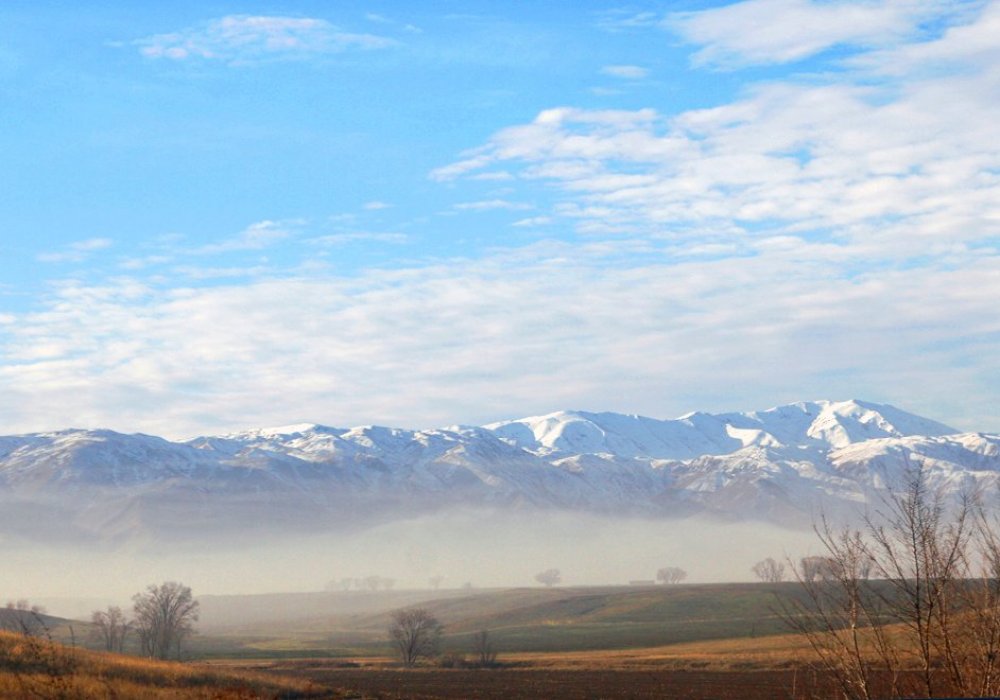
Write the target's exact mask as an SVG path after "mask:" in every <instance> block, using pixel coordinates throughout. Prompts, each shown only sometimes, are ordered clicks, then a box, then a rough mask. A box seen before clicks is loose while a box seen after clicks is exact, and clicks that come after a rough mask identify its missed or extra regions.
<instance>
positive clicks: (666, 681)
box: [275, 664, 816, 700]
mask: <svg viewBox="0 0 1000 700" xmlns="http://www.w3.org/2000/svg"><path fill="white" fill-rule="evenodd" d="M275 671H276V672H278V671H279V670H278V669H275ZM280 673H281V674H282V675H292V676H296V677H298V678H300V679H308V680H311V681H313V682H315V683H317V684H321V685H323V686H326V687H330V688H336V689H337V690H338V691H340V692H342V693H344V694H345V695H346V696H347V697H357V698H371V699H378V700H388V699H390V698H393V699H396V698H400V699H401V698H407V699H412V700H432V699H433V700H443V699H453V698H454V699H458V698H468V699H470V700H473V699H475V700H514V699H517V698H524V699H529V698H539V699H540V698H560V699H565V700H599V699H602V698H608V699H611V698H636V699H642V698H649V699H653V698H661V699H662V698H685V699H689V700H713V699H724V698H744V699H746V700H776V699H777V700H780V699H782V698H787V699H788V700H797V698H805V697H809V696H810V695H811V691H813V690H815V689H816V686H815V680H814V679H813V682H810V679H809V678H807V677H806V674H804V673H802V672H796V671H684V670H681V671H678V670H630V671H629V670H568V669H558V670H557V669H539V668H533V669H490V670H480V669H414V670H402V669H396V670H392V669H374V668H335V667H327V668H324V667H322V666H320V665H315V664H308V665H303V666H301V667H296V666H294V665H291V666H289V665H284V664H283V665H282V668H280Z"/></svg>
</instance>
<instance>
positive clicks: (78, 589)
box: [0, 510, 817, 616]
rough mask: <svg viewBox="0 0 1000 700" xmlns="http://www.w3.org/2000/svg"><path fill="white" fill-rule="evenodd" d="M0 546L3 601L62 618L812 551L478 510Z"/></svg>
mask: <svg viewBox="0 0 1000 700" xmlns="http://www.w3.org/2000/svg"><path fill="white" fill-rule="evenodd" d="M0 546H2V551H3V558H4V566H3V567H2V568H0V590H2V591H3V593H4V595H5V596H6V597H7V598H10V599H16V598H28V599H30V600H32V601H33V602H34V601H42V602H43V603H45V604H47V607H48V608H49V611H50V612H51V613H53V614H56V615H60V614H62V615H67V616H69V615H79V614H81V611H80V610H79V609H78V608H80V607H85V606H93V605H95V604H101V603H102V602H105V601H106V602H108V603H111V602H116V603H118V604H125V603H127V602H128V600H129V598H130V597H131V595H132V594H133V593H135V592H137V591H139V590H141V589H143V588H144V587H145V586H146V585H147V584H149V583H154V582H161V581H165V580H175V581H181V582H183V583H185V584H187V585H189V586H191V587H192V589H193V590H194V592H195V594H196V595H208V594H215V595H221V594H253V593H265V592H296V591H321V590H323V589H324V588H325V587H327V585H328V584H329V583H331V582H335V583H336V584H337V587H340V586H352V585H353V586H355V587H357V586H360V585H361V582H360V581H358V579H364V578H365V577H369V576H378V577H380V578H381V579H383V580H385V579H391V580H392V584H391V585H392V586H393V587H394V589H405V588H424V589H426V588H430V587H431V586H432V579H437V578H438V577H440V580H438V581H434V583H437V584H438V585H440V587H441V588H442V589H447V588H460V587H466V586H470V585H471V586H472V587H475V588H484V587H517V586H537V585H539V584H538V582H537V581H536V580H535V575H536V574H537V573H538V572H540V571H542V570H545V569H551V568H554V569H559V571H560V572H561V575H562V581H561V584H560V585H597V584H627V583H628V582H629V581H630V580H653V579H655V577H656V572H657V570H658V569H660V568H663V567H667V566H676V567H680V568H682V569H684V570H685V571H686V572H687V574H688V576H687V582H689V583H694V582H724V581H747V580H752V578H753V576H752V574H751V572H750V567H751V566H752V565H753V564H754V562H756V561H758V560H760V559H762V558H764V557H768V556H771V557H774V558H776V559H781V558H784V557H785V556H786V555H787V556H791V557H798V556H801V555H803V554H806V553H809V552H810V551H815V550H816V549H817V543H816V540H815V535H814V534H813V533H811V532H803V531H796V530H787V529H782V528H779V527H776V526H773V525H768V524H764V523H747V522H741V523H726V522H719V521H717V520H711V519H707V518H689V519H684V520H653V519H622V518H607V517H600V516H589V515H580V514H569V513H553V512H532V511H522V512H516V513H511V512H509V511H483V510H476V511H471V510H460V511H452V512H448V513H444V514H438V515H434V516H426V517H421V518H417V519H412V520H404V521H396V522H393V523H389V524H385V525H382V526H379V527H375V528H372V529H368V530H363V531H360V532H352V533H347V534H322V535H307V536H294V537H292V536H287V537H281V538H272V539H260V540H258V541H255V542H246V541H243V542H239V543H236V544H234V543H232V542H231V541H229V542H228V543H226V542H224V541H219V540H216V539H214V538H213V537H212V535H211V533H206V535H205V537H204V538H203V539H202V540H199V541H196V542H191V541H188V542H171V543H165V542H152V543H144V544H141V545H140V544H135V543H133V544H132V545H129V546H128V547H127V548H122V549H119V550H116V551H109V550H108V549H102V548H100V547H98V546H94V547H86V546H73V547H69V546H65V545H63V546H58V547H56V546H47V545H44V544H38V543H30V544H29V543H26V542H12V541H7V542H4V543H2V545H0ZM345 579H354V580H355V581H354V582H353V584H352V583H350V582H348V581H345ZM382 585H385V584H384V583H383V584H382ZM81 599H86V600H81ZM86 609H87V610H91V609H93V607H87V608H86ZM84 612H85V611H84Z"/></svg>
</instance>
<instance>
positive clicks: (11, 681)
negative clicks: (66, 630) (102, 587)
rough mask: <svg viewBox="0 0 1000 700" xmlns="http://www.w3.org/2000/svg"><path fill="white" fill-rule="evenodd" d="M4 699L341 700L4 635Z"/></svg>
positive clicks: (0, 654)
mask: <svg viewBox="0 0 1000 700" xmlns="http://www.w3.org/2000/svg"><path fill="white" fill-rule="evenodd" d="M0 697H3V698H22V697H32V698H43V699H44V698H66V699H73V700H76V699H79V700H90V699H91V698H93V699H97V698H102V699H103V698H116V700H132V699H136V700H138V699H140V698H142V699H145V698H149V699H150V700H188V699H196V698H197V699H202V698H204V699H208V698H211V699H213V700H237V699H240V700H250V699H251V698H275V699H277V698H290V699H291V698H318V697H324V698H331V697H337V695H335V694H333V693H331V692H330V691H329V690H327V689H323V688H319V687H316V686H315V685H313V684H311V683H309V682H305V681H300V680H296V679H284V678H278V677H275V676H273V675H263V674H256V673H253V672H249V671H239V672H237V671H235V670H232V669H230V670H221V669H215V668H209V667H206V666H204V665H191V664H183V663H177V662H169V661H153V660H149V659H141V658H137V657H132V656H123V655H120V654H105V653H100V652H93V651H87V650H84V649H73V648H69V647H66V646H64V645H62V644H59V643H58V642H50V641H48V640H45V639H39V638H33V637H26V636H24V635H20V634H14V633H9V632H2V633H0Z"/></svg>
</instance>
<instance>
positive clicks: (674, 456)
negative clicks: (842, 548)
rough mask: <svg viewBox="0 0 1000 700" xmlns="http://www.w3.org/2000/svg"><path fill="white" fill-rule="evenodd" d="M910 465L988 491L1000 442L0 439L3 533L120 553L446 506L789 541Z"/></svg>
mask: <svg viewBox="0 0 1000 700" xmlns="http://www.w3.org/2000/svg"><path fill="white" fill-rule="evenodd" d="M917 464H919V465H923V466H925V467H926V468H927V469H928V471H929V473H930V474H931V475H932V478H933V479H934V481H935V483H939V484H942V485H944V486H945V487H947V488H950V489H953V490H957V489H960V488H968V487H971V486H973V485H988V484H993V483H995V482H996V480H997V474H998V472H1000V437H997V436H988V435H979V434H966V435H959V434H955V431H954V430H952V429H951V428H949V427H947V426H945V425H942V424H940V423H937V422H935V421H932V420H928V419H925V418H921V417H919V416H915V415H912V414H909V413H906V412H904V411H902V410H900V409H897V408H894V407H891V406H884V405H879V404H873V403H867V402H863V401H841V402H832V401H814V402H802V403H795V404H790V405H787V406H781V407H776V408H772V409H768V410H765V411H757V412H751V413H725V414H717V415H712V414H706V413H691V414H688V415H685V416H682V417H680V418H678V419H675V420H656V419H652V418H645V417H641V416H629V415H622V414H615V413H589V412H584V411H563V412H558V413H553V414H549V415H546V416H538V417H530V418H522V419H518V420H512V421H504V422H500V423H494V424H491V425H487V426H485V427H482V428H476V427H456V428H449V429H435V430H421V431H412V430H402V429H396V428H385V427H378V426H364V427H356V428H350V429H346V428H330V427H325V426H320V425H313V424H304V425H294V426H286V427H282V428H272V429H260V430H252V431H246V432H241V433H235V434H230V435H223V436H216V437H202V438H197V439H194V440H190V441H188V442H183V443H174V442H169V441H167V440H163V439H161V438H157V437H152V436H147V435H122V434H119V433H114V432H111V431H84V430H66V431H60V432H55V433H45V434H34V435H23V436H12V437H3V438H0V502H2V504H3V506H4V508H3V511H2V514H0V526H2V527H3V528H4V531H5V532H8V533H14V534H21V535H23V536H32V535H33V534H36V535H38V536H43V537H52V536H55V535H59V534H62V535H63V536H65V537H68V538H73V537H86V538H98V539H105V540H113V541H117V540H127V539H129V538H134V537H136V536H138V534H139V533H142V534H144V535H148V536H150V537H154V538H155V537H160V536H163V535H164V533H171V534H172V535H174V536H185V535H192V536H194V535H196V534H197V533H199V532H203V531H204V530H205V529H206V528H207V529H211V530H212V531H214V532H223V533H224V532H243V533H247V532H279V531H332V530H338V529H346V528H358V527H366V526H370V525H375V524H378V523H382V522H386V521H389V520H398V519H402V518H408V517H413V516H416V515H420V514H425V513H434V512H439V511H442V510H445V509H448V508H454V507H490V508H503V509H522V510H528V509H533V508H538V509H551V510H570V511H582V512H587V513H599V514H604V515H612V516H644V517H657V518H663V517H667V518H670V517H684V516H689V515H695V514H708V515H712V516H716V517H721V518H725V519H728V520H734V519H735V520H744V519H753V520H762V521H769V522H774V523H778V524H783V525H789V526H800V525H803V524H806V523H808V522H810V521H811V519H812V518H813V516H814V513H815V512H816V509H817V508H820V507H822V508H823V509H824V510H826V511H828V512H838V511H844V510H846V509H849V508H856V507H857V506H858V505H859V504H863V503H864V502H865V500H866V499H867V498H869V497H870V495H871V493H872V491H873V489H878V488H883V487H884V486H885V485H886V483H887V481H888V482H892V481H893V479H895V478H898V476H899V474H900V473H901V470H902V469H903V468H904V467H905V466H906V465H917ZM39 509H45V511H46V512H50V513H58V514H59V517H58V518H55V519H45V518H39V517H37V515H35V516H33V515H32V514H37V513H38V512H40V511H39Z"/></svg>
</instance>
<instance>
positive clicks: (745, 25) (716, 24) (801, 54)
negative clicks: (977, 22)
mask: <svg viewBox="0 0 1000 700" xmlns="http://www.w3.org/2000/svg"><path fill="white" fill-rule="evenodd" d="M967 4H968V3H961V2H950V1H948V0H887V1H884V2H869V1H868V0H832V1H825V2H821V1H819V0H745V1H744V2H737V3H734V4H731V5H724V6H722V7H716V8H711V9H708V10H699V11H694V12H677V13H673V14H671V15H669V16H668V17H667V19H666V20H665V22H664V26H666V27H667V28H669V29H671V30H673V31H674V32H676V33H678V34H679V35H680V36H682V37H683V38H684V39H686V40H687V41H689V42H691V43H694V44H700V45H701V46H702V48H701V49H699V50H698V51H697V52H695V54H694V56H693V61H694V63H695V64H696V65H715V66H722V67H733V66H741V65H752V64H770V63H788V62H791V61H797V60H801V59H803V58H807V57H809V56H812V55H814V54H817V53H820V52H822V51H825V50H827V49H830V48H832V47H834V46H839V45H850V46H861V47H872V46H882V45H885V44H893V43H896V42H899V41H900V40H902V39H905V38H907V37H911V36H912V35H913V34H914V33H916V32H917V31H918V30H919V28H920V23H921V22H922V21H923V20H925V19H928V18H934V17H940V16H941V15H942V13H946V12H947V11H948V10H950V9H952V8H955V7H956V6H957V7H959V8H960V7H961V6H962V5H967Z"/></svg>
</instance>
